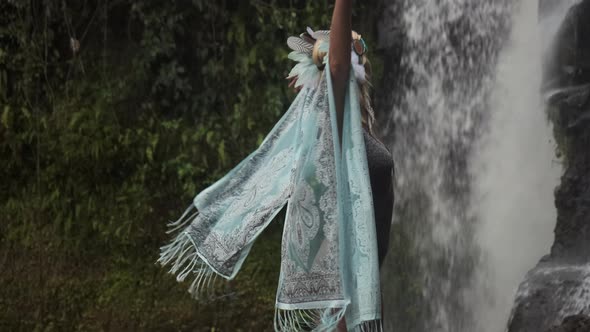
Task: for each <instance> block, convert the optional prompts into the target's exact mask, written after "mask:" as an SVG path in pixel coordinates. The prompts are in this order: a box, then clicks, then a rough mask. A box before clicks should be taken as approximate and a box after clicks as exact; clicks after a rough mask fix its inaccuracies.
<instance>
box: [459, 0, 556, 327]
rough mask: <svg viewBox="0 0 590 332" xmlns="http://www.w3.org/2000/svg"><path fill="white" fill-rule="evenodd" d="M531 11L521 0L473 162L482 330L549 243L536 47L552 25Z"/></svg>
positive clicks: (547, 150) (547, 146)
mask: <svg viewBox="0 0 590 332" xmlns="http://www.w3.org/2000/svg"><path fill="white" fill-rule="evenodd" d="M537 12H538V1H537V0H523V1H522V3H521V6H520V8H519V13H518V14H517V15H516V17H515V21H514V26H513V31H512V35H511V40H510V43H509V45H508V46H507V48H506V49H505V50H504V52H503V54H502V55H501V58H500V62H499V65H498V70H497V87H496V90H495V93H494V97H493V107H492V110H493V114H492V118H491V122H490V124H489V126H490V132H489V135H488V136H487V137H485V138H483V140H482V147H481V148H480V149H478V150H479V153H478V154H476V156H475V161H474V162H473V163H472V166H473V170H472V172H473V174H474V178H475V196H476V198H477V199H476V203H475V206H474V208H475V210H476V213H477V215H478V216H479V219H480V222H481V224H480V227H479V229H478V231H477V235H476V236H477V242H478V243H479V244H480V246H481V248H482V249H483V252H484V257H485V258H484V261H483V263H482V264H483V266H482V267H481V268H480V269H479V271H478V272H479V275H478V281H477V282H476V289H475V290H474V293H473V294H471V296H473V298H472V300H473V301H474V302H475V303H474V305H475V306H476V313H475V314H476V321H477V322H478V324H479V325H480V328H479V331H483V332H499V331H503V330H505V326H506V322H507V321H508V317H509V314H510V309H511V308H512V303H513V300H514V294H515V292H516V290H517V287H518V285H519V283H520V282H521V281H522V280H523V278H524V276H525V274H526V272H527V271H528V270H529V269H531V268H532V267H533V266H534V265H535V264H536V263H537V262H538V260H539V259H540V258H541V257H542V256H543V255H544V254H547V253H549V250H550V246H551V243H553V229H554V227H555V222H556V210H555V205H554V198H553V192H554V188H555V187H556V185H557V184H558V178H559V175H560V173H561V166H560V165H559V163H558V162H557V161H556V160H555V146H554V143H553V140H552V137H553V135H552V131H551V128H550V126H549V123H548V121H547V118H546V115H545V111H544V105H543V102H542V100H541V95H540V86H541V78H542V56H543V48H544V46H546V45H548V43H547V41H548V40H549V39H551V38H552V37H553V34H554V33H555V31H556V30H557V29H556V28H555V27H547V26H545V27H544V28H543V29H541V28H540V26H539V24H538V23H539V21H538V13H537ZM559 21H561V20H559ZM541 31H543V34H541V33H540V32H541ZM549 31H551V32H550V33H548V32H549Z"/></svg>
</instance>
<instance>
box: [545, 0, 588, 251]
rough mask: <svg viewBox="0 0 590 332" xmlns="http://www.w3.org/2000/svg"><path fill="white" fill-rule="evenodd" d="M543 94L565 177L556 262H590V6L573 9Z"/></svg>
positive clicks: (559, 197) (550, 60)
mask: <svg viewBox="0 0 590 332" xmlns="http://www.w3.org/2000/svg"><path fill="white" fill-rule="evenodd" d="M546 64H547V66H546V68H547V70H546V72H545V80H544V81H545V83H544V90H545V91H546V95H547V96H548V97H549V98H548V100H549V105H550V113H551V114H550V115H551V117H552V119H553V121H554V125H555V126H556V127H557V128H558V129H557V134H558V135H561V136H562V137H558V138H557V139H558V141H560V142H561V144H560V145H561V149H562V150H563V152H564V154H565V156H564V157H565V158H564V159H565V161H566V171H565V173H564V175H563V177H562V179H561V180H562V181H561V185H560V186H559V188H558V190H557V192H556V194H555V204H556V207H557V211H558V220H557V226H556V229H555V243H554V245H553V247H552V250H551V256H552V257H553V258H554V259H558V258H559V259H563V260H568V261H571V260H574V261H588V260H590V145H588V144H589V143H590V0H584V1H582V2H581V3H580V4H578V5H576V6H574V7H573V8H572V9H571V10H570V11H569V13H568V15H567V17H566V19H565V21H564V23H563V24H562V26H561V28H560V30H559V32H558V35H557V38H556V40H555V45H554V48H553V52H552V53H551V54H550V56H549V57H548V58H547V61H546Z"/></svg>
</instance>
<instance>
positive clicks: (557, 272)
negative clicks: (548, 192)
mask: <svg viewBox="0 0 590 332" xmlns="http://www.w3.org/2000/svg"><path fill="white" fill-rule="evenodd" d="M554 5H555V2H553V1H541V4H540V9H541V12H543V11H544V10H551V8H553V6H554ZM543 92H544V95H545V96H546V98H547V108H548V109H547V112H548V115H549V117H550V118H551V120H552V121H553V124H554V132H555V138H556V141H557V142H558V153H559V154H560V155H561V157H562V160H563V163H564V174H563V176H562V178H561V184H560V185H559V187H558V188H557V189H556V191H555V206H556V208H557V214H558V216H557V223H556V227H555V242H554V244H553V246H552V248H551V253H550V254H549V255H547V256H546V257H544V258H543V259H542V260H541V262H540V263H539V264H538V265H537V266H536V267H535V268H534V269H533V270H531V271H530V272H529V273H528V274H527V277H526V278H525V280H524V281H523V283H522V284H521V285H520V288H519V291H518V293H517V298H516V303H515V307H514V309H513V311H512V317H511V319H510V322H509V332H544V331H589V329H588V325H587V324H586V323H585V322H587V321H588V315H590V296H589V295H588V291H590V283H589V281H590V267H589V266H590V265H588V264H589V263H590V0H584V1H582V2H580V3H579V4H577V5H575V6H573V7H572V8H571V9H570V10H569V12H568V14H567V16H566V18H565V20H564V21H563V23H562V25H561V27H560V29H559V31H558V33H557V35H556V37H555V40H554V41H553V45H552V50H551V52H549V53H548V55H547V57H546V59H545V70H544V82H543Z"/></svg>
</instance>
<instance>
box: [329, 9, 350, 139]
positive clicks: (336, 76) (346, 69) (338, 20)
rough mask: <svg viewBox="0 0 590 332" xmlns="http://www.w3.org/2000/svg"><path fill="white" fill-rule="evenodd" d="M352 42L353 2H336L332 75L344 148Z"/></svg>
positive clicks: (332, 35) (339, 129)
mask: <svg viewBox="0 0 590 332" xmlns="http://www.w3.org/2000/svg"><path fill="white" fill-rule="evenodd" d="M351 41H352V0H336V5H335V7H334V13H333V14H332V26H331V27H330V51H329V52H328V56H329V62H330V74H331V75H332V88H333V89H334V91H333V93H334V103H335V106H336V119H337V123H338V137H339V139H340V146H342V125H343V123H342V121H343V118H344V97H345V95H346V88H347V86H348V76H349V74H350V52H351Z"/></svg>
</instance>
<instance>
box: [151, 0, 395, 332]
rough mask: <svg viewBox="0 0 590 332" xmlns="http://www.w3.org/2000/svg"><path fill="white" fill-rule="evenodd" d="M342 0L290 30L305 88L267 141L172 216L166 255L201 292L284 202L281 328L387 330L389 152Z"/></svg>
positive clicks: (296, 81) (237, 260) (298, 80)
mask: <svg viewBox="0 0 590 332" xmlns="http://www.w3.org/2000/svg"><path fill="white" fill-rule="evenodd" d="M351 2H352V1H351V0H336V5H335V8H334V14H333V18H332V27H331V31H312V30H311V29H309V28H308V31H307V32H306V33H303V34H301V35H300V36H299V37H290V38H289V39H288V40H287V44H288V45H289V47H290V48H291V49H293V52H292V53H290V54H289V58H290V59H292V60H295V61H297V62H298V63H297V65H295V67H294V68H293V70H292V71H291V72H290V74H289V76H288V78H289V79H291V80H292V82H291V84H292V85H293V86H295V88H297V89H298V90H299V93H298V95H297V97H296V98H295V100H294V101H293V103H292V104H291V106H290V107H289V109H288V110H287V112H286V113H285V114H284V115H283V117H282V118H281V119H280V120H279V121H278V123H277V124H276V125H275V127H274V128H273V129H272V130H271V132H270V133H269V134H268V135H267V137H266V138H265V139H264V141H263V142H262V144H261V145H260V146H259V147H258V149H256V151H254V152H253V153H251V154H250V155H249V156H248V157H247V158H245V159H244V160H243V161H242V162H240V163H239V164H238V165H237V166H236V167H234V169H232V170H231V171H230V172H229V173H228V174H226V175H225V176H224V177H223V178H221V179H220V180H218V181H217V182H216V183H214V184H213V185H211V186H210V187H208V188H206V189H205V190H203V191H202V192H201V193H199V194H198V195H197V196H196V197H195V199H194V201H193V204H191V206H190V207H189V208H188V209H187V211H186V212H185V213H184V214H183V215H182V216H181V218H180V219H179V220H178V221H176V222H173V223H171V224H170V226H171V230H170V232H175V233H176V235H175V238H174V240H173V241H172V243H170V244H168V245H166V246H164V247H162V251H161V254H160V259H159V262H160V263H161V264H163V265H168V264H169V265H171V266H172V268H171V272H172V273H174V274H176V275H177V280H179V281H182V280H185V279H186V278H187V277H191V278H192V283H191V286H190V288H189V292H190V293H191V294H193V295H194V296H195V297H202V296H203V294H204V291H205V290H208V289H210V288H211V285H212V280H213V279H214V278H216V277H217V276H221V277H223V278H225V279H232V278H234V277H235V275H236V274H237V272H238V271H239V269H240V267H241V265H242V263H243V262H244V260H245V258H246V256H247V255H248V252H249V250H250V248H251V246H252V244H253V242H254V240H255V239H256V238H257V237H258V235H259V234H260V233H261V232H262V231H263V230H264V229H265V228H266V226H267V225H268V224H269V223H270V222H271V221H272V219H273V218H274V216H275V215H276V214H277V213H278V212H279V211H280V210H281V209H282V208H283V207H284V206H287V211H286V218H285V226H284V230H283V239H282V250H281V272H280V277H279V285H278V290H277V300H276V314H275V321H274V327H275V330H276V331H334V330H335V329H337V330H338V331H357V332H361V331H381V330H382V326H381V292H380V283H379V266H380V264H381V263H382V261H383V257H384V256H385V252H386V250H387V242H388V238H389V235H388V234H389V225H390V222H391V211H392V205H393V192H392V186H391V183H392V176H393V162H392V160H391V154H390V153H389V152H388V151H387V149H386V148H385V146H384V145H383V144H382V143H381V142H379V141H378V140H377V139H376V138H375V136H374V135H373V133H372V131H373V130H372V125H373V121H374V116H373V111H372V108H371V106H370V98H369V93H368V89H369V82H368V74H367V72H368V70H367V69H368V68H369V67H368V62H367V59H366V52H367V47H366V45H365V43H364V41H363V39H362V38H361V36H360V35H358V34H356V33H354V32H353V31H352V29H351V11H352V8H351V6H352V5H351Z"/></svg>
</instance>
